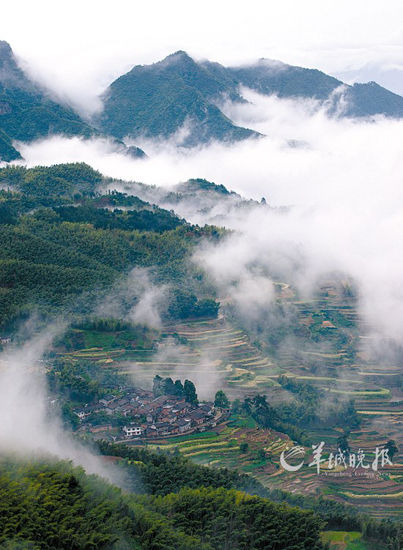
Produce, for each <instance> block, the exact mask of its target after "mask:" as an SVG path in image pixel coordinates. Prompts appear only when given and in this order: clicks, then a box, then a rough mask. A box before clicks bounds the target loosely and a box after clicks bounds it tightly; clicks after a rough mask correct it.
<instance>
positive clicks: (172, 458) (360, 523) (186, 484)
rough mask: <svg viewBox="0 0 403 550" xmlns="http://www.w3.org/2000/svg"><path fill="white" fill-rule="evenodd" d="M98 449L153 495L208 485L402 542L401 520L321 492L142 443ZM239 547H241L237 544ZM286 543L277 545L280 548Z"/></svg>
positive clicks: (389, 547) (391, 547) (392, 547)
mask: <svg viewBox="0 0 403 550" xmlns="http://www.w3.org/2000/svg"><path fill="white" fill-rule="evenodd" d="M97 445H98V448H99V450H100V452H101V453H102V454H104V455H108V456H116V457H122V458H124V459H125V461H122V462H121V463H120V464H121V467H122V468H124V470H125V474H126V475H127V477H128V479H131V480H132V481H131V482H132V490H134V491H136V492H142V491H145V492H147V493H149V494H152V495H160V496H165V495H169V494H170V493H177V492H178V491H180V490H183V489H197V488H200V487H208V488H212V489H218V488H220V487H221V488H225V489H231V490H237V491H242V492H246V493H248V494H250V495H257V496H260V497H262V498H265V499H268V500H270V501H272V502H278V503H282V504H288V505H290V506H292V507H293V508H294V509H295V507H298V508H302V509H305V510H311V511H312V512H314V514H315V515H316V516H318V517H319V518H320V520H321V521H322V522H323V525H322V527H323V529H329V530H338V529H340V530H344V531H360V532H361V533H363V537H364V538H366V539H368V540H370V541H376V543H377V544H380V548H382V545H384V548H385V550H398V549H399V550H400V548H399V546H397V545H396V541H397V540H398V541H399V544H402V542H403V540H402V536H403V534H402V532H401V524H400V523H399V522H396V521H391V520H389V519H388V520H382V521H378V520H374V519H373V518H370V517H368V516H367V515H366V514H363V513H360V512H359V511H358V510H357V508H355V507H353V506H348V505H345V504H342V503H340V502H336V501H333V500H329V499H328V498H324V497H322V496H320V497H317V496H308V495H302V494H298V493H288V492H286V491H282V490H280V489H268V488H266V487H263V485H262V484H261V483H260V482H259V481H258V480H256V479H254V478H253V477H251V476H249V475H247V474H240V473H238V472H237V471H234V470H228V469H227V468H206V467H204V466H199V465H197V464H194V463H193V462H191V461H190V460H189V459H187V458H185V457H183V456H181V455H179V454H176V453H175V451H173V452H172V454H169V453H165V452H158V453H155V452H150V451H148V450H147V449H144V448H141V447H128V446H126V445H121V444H113V443H109V442H106V441H100V442H98V444H97ZM235 548H237V547H236V546H235ZM281 548H283V547H282V546H279V549H281Z"/></svg>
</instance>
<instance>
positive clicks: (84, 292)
mask: <svg viewBox="0 0 403 550" xmlns="http://www.w3.org/2000/svg"><path fill="white" fill-rule="evenodd" d="M103 181H104V180H103V177H102V175H101V174H100V173H99V172H96V171H95V170H92V169H91V168H90V167H89V166H87V165H85V164H78V163H77V164H66V165H63V164H62V165H55V166H52V167H49V168H45V167H37V168H32V169H26V168H22V167H7V168H3V169H0V183H1V184H2V185H3V186H6V187H7V188H8V189H9V190H8V191H4V190H3V191H0V234H1V240H2V243H3V246H2V247H1V252H0V267H1V269H0V326H2V327H5V326H7V325H8V324H9V323H12V322H13V320H15V319H17V318H20V317H21V316H23V315H24V313H25V312H26V311H27V310H29V309H30V308H32V307H34V308H39V310H40V311H43V312H48V313H49V312H50V311H55V309H54V308H56V309H57V308H63V307H67V308H69V304H71V303H72V302H71V300H72V298H73V297H76V298H78V297H80V300H78V301H77V300H75V301H74V303H73V308H74V309H75V310H76V311H79V310H80V308H84V309H85V308H88V307H89V306H90V304H92V305H91V307H92V308H93V307H94V304H96V303H101V302H102V299H103V297H105V295H110V292H111V291H110V289H111V287H112V286H113V285H118V287H119V285H122V284H124V281H125V280H126V278H127V277H129V274H130V272H131V271H132V270H133V269H134V268H138V269H143V270H147V273H148V275H149V276H150V277H151V279H152V280H153V282H154V284H156V285H164V284H166V283H169V284H170V285H171V287H170V288H171V292H170V297H169V298H168V299H167V300H166V303H165V301H164V303H165V306H164V307H165V310H169V311H171V315H175V313H174V311H176V312H177V313H176V314H177V315H179V316H183V315H185V316H186V315H188V314H190V312H191V310H192V312H193V314H194V313H195V311H196V310H195V309H194V308H195V307H196V305H197V298H196V297H195V296H201V298H203V299H204V298H208V299H210V298H211V299H213V298H214V293H213V294H211V293H212V291H211V289H209V288H208V285H207V284H206V283H205V281H204V278H203V276H202V275H200V273H199V272H198V270H197V269H196V267H195V266H192V265H191V264H189V263H188V262H187V259H188V258H189V257H190V254H191V251H192V249H193V247H194V246H195V245H196V244H197V243H199V242H200V241H201V240H203V239H211V238H216V236H218V234H219V232H218V231H217V230H216V229H214V228H212V227H210V228H209V227H206V228H203V229H202V228H199V227H197V226H192V225H190V224H188V223H186V221H185V220H183V219H180V218H178V217H177V216H176V215H175V214H173V213H171V212H168V211H167V210H163V209H161V208H159V207H157V206H153V205H151V204H149V203H147V202H145V201H142V200H141V199H139V198H137V197H135V196H130V197H128V196H126V195H123V194H119V193H114V194H110V193H109V194H106V195H103V194H102V191H100V190H98V188H100V187H101V184H102V183H103ZM172 283H173V284H172ZM127 284H128V283H127ZM150 284H151V282H150ZM119 288H120V287H119ZM116 292H117V289H116ZM127 292H128V291H127ZM136 292H137V291H136V289H135V288H134V290H132V291H131V294H130V293H129V294H127V295H126V299H125V307H126V308H127V309H128V310H129V309H130V308H131V307H133V305H134V304H135V303H136V301H137V300H138V295H137V293H136ZM94 300H95V302H94ZM49 307H50V308H51V309H50V310H49ZM70 309H71V308H70ZM213 309H214V308H213Z"/></svg>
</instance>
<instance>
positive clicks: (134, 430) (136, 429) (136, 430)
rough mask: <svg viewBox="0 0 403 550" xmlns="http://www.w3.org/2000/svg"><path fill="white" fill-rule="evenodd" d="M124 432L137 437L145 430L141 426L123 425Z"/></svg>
mask: <svg viewBox="0 0 403 550" xmlns="http://www.w3.org/2000/svg"><path fill="white" fill-rule="evenodd" d="M123 432H124V434H125V436H126V437H136V436H139V435H141V434H142V432H143V430H142V428H141V427H140V426H123Z"/></svg>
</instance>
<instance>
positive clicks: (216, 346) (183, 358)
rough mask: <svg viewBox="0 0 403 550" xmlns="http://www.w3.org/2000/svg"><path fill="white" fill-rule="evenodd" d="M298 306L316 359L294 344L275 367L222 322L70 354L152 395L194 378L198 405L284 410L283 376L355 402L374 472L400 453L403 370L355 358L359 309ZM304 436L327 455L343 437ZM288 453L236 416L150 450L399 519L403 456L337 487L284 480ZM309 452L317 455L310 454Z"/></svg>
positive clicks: (301, 478) (353, 544)
mask: <svg viewBox="0 0 403 550" xmlns="http://www.w3.org/2000/svg"><path fill="white" fill-rule="evenodd" d="M281 289H282V290H281V295H283V290H286V292H285V294H284V300H286V301H288V302H290V301H292V300H293V294H292V292H291V290H290V288H289V287H288V286H287V285H285V286H282V287H281ZM293 304H294V306H295V307H296V308H297V310H298V312H299V319H300V323H301V325H303V326H307V327H309V330H311V333H312V335H313V339H315V338H317V339H318V341H319V344H318V345H316V344H315V346H313V347H312V349H297V348H295V349H293V348H292V345H291V344H290V345H288V346H287V347H286V348H283V349H282V350H281V351H280V352H279V353H278V354H277V355H276V356H275V357H273V356H269V355H268V354H267V353H265V352H264V349H265V348H264V347H261V346H259V345H256V344H255V343H253V342H252V341H251V340H250V338H249V336H248V334H247V333H246V332H245V331H244V330H243V329H242V328H241V327H239V326H235V325H234V324H233V323H231V322H230V321H229V320H228V319H227V318H226V317H225V312H224V314H222V315H220V317H219V318H218V319H206V320H201V321H200V320H198V321H194V320H193V321H192V320H190V321H188V322H182V323H179V324H170V325H167V326H165V327H163V329H162V331H161V334H160V335H159V336H158V338H155V339H154V340H153V341H151V340H150V339H148V340H147V341H144V342H140V345H132V342H131V341H130V339H129V338H128V336H127V335H125V334H119V335H114V336H113V335H112V336H108V337H107V338H104V339H102V338H101V337H100V336H99V335H97V334H95V333H94V332H92V333H90V334H89V335H85V337H84V343H85V344H86V347H84V348H82V349H78V350H74V351H70V352H67V353H65V354H66V355H68V356H69V357H70V358H71V359H72V360H75V359H76V360H79V359H85V360H88V361H93V362H94V363H96V364H97V365H98V366H99V367H100V368H103V369H109V368H111V369H114V371H117V372H118V373H120V374H122V375H126V376H127V375H130V377H131V379H132V380H133V381H134V382H135V384H137V385H140V386H143V387H150V385H151V382H152V378H153V377H154V375H155V374H159V375H161V376H172V377H173V378H180V379H182V380H183V379H186V378H189V379H191V380H193V381H194V382H195V384H196V386H197V388H198V391H199V396H200V397H201V398H203V397H204V396H206V397H209V398H211V397H212V396H213V395H214V393H215V392H216V391H217V389H223V390H224V391H225V392H226V393H227V395H228V396H229V397H230V399H235V398H239V399H241V400H242V399H243V398H244V397H245V396H246V395H252V394H256V393H261V394H266V395H267V397H268V401H269V402H270V401H272V400H273V402H281V399H282V389H281V386H280V385H279V384H278V382H277V378H278V376H279V375H280V374H285V375H287V376H288V377H290V378H295V379H297V380H300V381H302V382H307V383H309V384H313V385H315V386H317V387H318V388H321V389H322V390H324V391H328V392H329V393H330V394H332V395H336V396H338V397H339V398H340V399H343V398H345V399H351V398H352V399H354V400H355V406H356V409H357V411H358V414H359V416H360V417H361V419H362V423H361V426H360V427H359V428H358V429H355V430H352V431H351V433H350V434H349V441H350V445H351V447H352V449H353V450H354V451H358V449H361V450H362V451H363V452H365V453H366V456H367V460H368V461H369V462H371V461H372V459H373V453H374V451H375V448H376V447H382V446H383V445H384V444H385V443H386V441H388V440H389V439H394V440H395V441H396V442H397V443H398V446H399V447H400V449H401V450H402V447H403V440H402V437H403V429H402V422H403V395H402V394H401V392H400V390H399V388H398V385H397V383H396V380H397V378H398V375H399V372H400V368H399V366H396V365H393V364H386V365H383V364H382V365H381V364H377V363H376V362H374V361H371V360H370V359H368V357H367V354H366V352H365V349H364V352H362V351H361V348H358V344H356V347H357V349H359V350H360V351H359V352H355V351H354V346H352V344H351V342H356V343H357V342H359V345H360V346H363V345H366V344H367V342H368V341H369V339H367V338H362V337H361V336H362V335H361V334H360V333H359V331H357V330H356V331H355V332H354V330H355V329H354V326H355V323H357V322H358V321H359V316H358V314H357V311H356V306H355V305H354V303H352V302H351V301H349V300H347V299H346V298H345V297H340V296H339V295H337V293H335V292H332V293H330V294H329V295H328V296H326V297H321V298H320V299H316V300H310V301H301V300H299V301H294V302H293ZM315 323H316V324H315ZM351 327H353V328H351ZM353 329H354V330H353ZM342 330H343V331H346V330H351V334H350V333H349V334H350V336H349V339H348V340H346V339H345V338H344V340H342V339H341V338H340V339H338V331H342ZM315 331H316V332H315ZM327 334H329V335H330V336H329V337H327ZM322 340H323V341H324V342H325V343H326V346H325V345H324V344H322V343H321V342H322ZM346 342H347V343H346ZM127 344H129V345H127ZM325 347H326V349H325ZM352 349H353V351H352ZM307 434H308V436H309V438H310V439H311V441H312V444H315V443H318V442H320V441H324V442H325V443H326V447H330V446H335V445H336V441H337V439H338V437H339V436H340V430H337V429H331V428H326V427H322V428H320V429H319V428H317V429H310V430H309V431H307ZM242 444H247V446H246V450H245V445H243V446H242V448H243V449H244V452H241V445H242ZM287 445H289V446H292V442H291V441H290V440H289V438H288V437H287V436H285V435H284V434H279V433H277V432H275V431H273V430H265V429H263V428H259V427H258V426H257V425H256V423H255V422H254V421H253V420H252V419H251V418H248V417H245V416H232V417H231V418H230V419H229V421H228V422H226V423H225V424H222V425H220V426H217V427H216V428H215V429H214V431H211V432H206V433H200V434H189V435H184V436H178V437H175V438H169V439H165V440H164V439H161V440H159V441H155V442H153V443H152V445H150V447H151V448H156V447H160V448H165V449H167V450H173V449H175V450H177V451H179V452H180V453H181V454H183V455H184V456H187V457H188V458H190V459H191V460H193V461H195V462H197V463H200V464H205V465H211V466H226V467H229V468H236V469H237V470H239V471H244V472H247V473H250V474H252V475H253V476H255V477H256V478H257V479H259V480H260V481H261V482H262V483H263V484H264V485H266V486H268V487H272V488H275V487H276V488H282V489H284V490H287V491H290V492H300V493H304V494H319V493H322V494H326V495H328V496H329V498H333V499H335V500H338V501H340V502H344V503H350V504H352V505H353V506H355V507H358V508H360V509H362V510H364V511H366V512H368V513H371V514H372V515H373V516H375V517H378V518H382V517H387V516H391V517H393V516H397V515H399V514H400V513H401V509H402V489H401V487H402V485H401V481H402V479H403V457H402V456H401V455H400V456H396V457H394V460H393V463H394V464H393V466H387V467H385V468H383V469H382V470H381V471H378V472H373V471H372V470H370V473H368V474H367V473H366V472H364V474H365V475H360V476H358V475H356V474H354V473H352V472H348V471H347V472H345V473H344V475H339V476H338V477H336V476H335V475H334V472H333V473H332V472H328V471H326V470H324V471H323V472H322V473H321V474H320V475H317V474H316V471H315V470H314V469H313V468H308V467H307V465H305V466H304V467H303V468H302V469H301V470H300V471H298V472H286V471H284V470H283V469H282V467H281V466H280V463H279V456H280V453H281V451H282V450H283V449H284V448H285V447H286V446H287ZM262 450H263V451H264V456H263V455H262ZM309 452H311V449H307V454H309ZM361 473H362V472H361ZM338 542H340V541H338ZM341 542H342V543H343V544H344V546H342V545H338V546H335V548H336V547H337V548H365V547H364V546H362V543H361V542H359V541H353V540H349V541H341ZM360 544H361V546H360Z"/></svg>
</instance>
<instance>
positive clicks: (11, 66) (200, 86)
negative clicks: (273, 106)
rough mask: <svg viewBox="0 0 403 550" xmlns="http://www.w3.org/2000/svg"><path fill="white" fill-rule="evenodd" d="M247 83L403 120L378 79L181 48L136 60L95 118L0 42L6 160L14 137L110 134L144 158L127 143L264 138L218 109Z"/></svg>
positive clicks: (354, 113)
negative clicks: (57, 94) (150, 60)
mask: <svg viewBox="0 0 403 550" xmlns="http://www.w3.org/2000/svg"><path fill="white" fill-rule="evenodd" d="M242 86H243V87H247V88H250V89H252V90H254V91H256V92H259V93H260V94H264V95H272V94H275V95H277V96H278V97H280V98H305V99H315V100H317V101H318V102H319V103H320V104H321V105H324V106H325V108H326V109H327V111H328V113H329V114H330V115H332V116H347V117H371V116H374V115H378V114H379V115H384V116H387V117H395V118H402V117H403V97H401V96H399V95H397V94H395V93H392V92H390V91H389V90H387V89H385V88H383V87H382V86H379V85H378V84H376V83H375V82H368V83H366V84H354V85H353V86H349V85H347V84H344V83H343V82H342V81H340V80H338V79H336V78H334V77H332V76H329V75H327V74H325V73H323V72H321V71H318V70H316V69H305V68H302V67H294V66H291V65H286V64H284V63H281V62H278V61H270V60H266V59H261V60H259V61H258V62H256V63H254V64H252V65H248V66H241V67H224V66H223V65H220V64H219V63H212V62H210V61H201V62H198V61H195V60H194V59H192V58H191V57H190V56H189V55H188V54H187V53H186V52H184V51H178V52H176V53H174V54H172V55H169V56H168V57H166V58H165V59H164V60H162V61H159V62H158V63H154V64H152V65H138V66H135V67H133V68H132V69H131V70H130V71H129V72H128V73H126V74H125V75H123V76H121V77H119V78H118V79H117V80H115V81H114V82H112V84H111V85H110V86H109V87H108V89H107V90H106V91H105V92H104V94H103V97H102V99H103V104H104V108H103V111H102V112H101V114H99V115H97V116H96V117H94V118H93V120H92V121H91V123H89V122H86V121H84V120H83V119H82V118H81V117H80V116H79V115H78V114H77V113H76V112H74V111H73V109H72V108H70V107H69V106H67V105H62V104H61V103H60V102H57V101H56V100H55V99H53V98H52V97H51V94H50V93H49V92H48V91H46V90H44V89H43V88H41V87H39V86H38V85H37V84H36V83H34V82H32V80H31V79H30V78H28V77H27V76H26V75H25V74H24V72H23V71H22V70H21V69H20V68H19V67H18V64H17V62H16V60H15V58H14V55H13V52H12V50H11V48H10V46H9V45H8V44H7V43H6V42H0V160H4V161H11V160H14V159H18V158H20V153H19V152H18V151H17V149H16V148H15V145H14V142H15V141H28V142H29V141H32V140H34V139H37V138H39V137H45V136H48V135H52V134H62V135H66V136H82V137H85V138H89V137H91V136H96V135H98V136H109V137H113V138H114V139H115V140H116V146H117V148H118V149H119V148H120V150H122V151H124V152H125V153H127V154H130V155H132V156H134V157H141V156H144V152H143V151H142V150H141V149H139V148H136V147H133V146H132V147H129V148H127V147H125V145H124V143H123V141H122V140H124V139H126V138H130V140H131V141H132V140H136V139H139V138H140V137H147V138H160V139H167V138H170V137H172V136H174V135H176V138H177V139H176V141H177V143H178V144H180V145H182V146H185V147H192V146H196V145H199V144H203V143H207V142H209V141H210V140H219V141H226V142H233V141H238V140H243V139H247V138H253V137H259V135H260V134H258V133H257V132H255V131H253V130H251V129H248V128H242V127H239V126H237V125H236V124H235V123H234V122H233V121H231V120H230V119H229V118H228V117H227V116H225V114H224V113H223V112H222V111H221V110H220V103H221V102H222V100H223V99H226V98H227V99H230V100H231V101H234V102H240V103H242V102H245V101H246V100H245V98H243V97H242V95H241V94H242Z"/></svg>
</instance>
